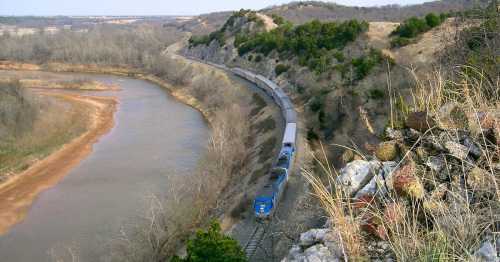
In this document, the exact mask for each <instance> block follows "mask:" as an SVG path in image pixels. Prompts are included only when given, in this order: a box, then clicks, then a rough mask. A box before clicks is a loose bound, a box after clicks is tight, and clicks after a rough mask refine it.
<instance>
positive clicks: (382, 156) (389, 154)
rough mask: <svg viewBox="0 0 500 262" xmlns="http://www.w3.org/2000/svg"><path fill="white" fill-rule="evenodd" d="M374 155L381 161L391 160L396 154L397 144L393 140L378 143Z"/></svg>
mask: <svg viewBox="0 0 500 262" xmlns="http://www.w3.org/2000/svg"><path fill="white" fill-rule="evenodd" d="M375 156H376V157H377V158H378V159H379V160H381V161H392V160H394V159H395V158H396V157H397V156H398V145H397V144H396V142H394V141H389V142H383V143H380V144H379V145H378V147H377V149H376V151H375Z"/></svg>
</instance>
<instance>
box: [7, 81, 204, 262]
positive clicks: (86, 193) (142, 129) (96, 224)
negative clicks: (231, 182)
mask: <svg viewBox="0 0 500 262" xmlns="http://www.w3.org/2000/svg"><path fill="white" fill-rule="evenodd" d="M85 77H86V78H90V79H92V80H97V81H102V82H105V83H109V84H117V85H118V86H119V87H120V88H121V89H122V90H121V91H106V92H92V95H102V96H108V95H111V96H116V97H117V98H118V100H119V103H120V104H119V106H118V110H117V112H116V114H115V126H114V127H113V129H112V130H111V131H110V132H109V133H108V134H106V135H104V136H103V137H101V139H100V140H99V142H97V143H96V144H94V146H93V151H92V153H91V154H90V155H89V156H88V157H87V158H85V159H84V160H83V161H82V162H81V163H80V164H79V165H78V166H77V167H76V168H74V169H73V170H71V171H70V173H69V174H68V175H67V176H66V177H64V178H63V179H62V180H61V181H60V182H59V183H58V184H57V185H56V186H54V187H52V188H50V189H48V190H46V191H44V192H42V193H41V194H40V195H39V196H38V197H37V199H36V200H35V201H34V203H33V205H32V207H31V208H30V210H29V212H28V213H27V215H26V218H25V219H24V220H23V221H22V222H20V223H18V224H17V225H15V226H13V227H12V228H11V229H10V230H9V231H8V232H7V233H6V234H5V235H3V236H0V261H2V262H24V261H26V262H31V261H51V257H50V255H49V253H50V250H55V251H58V252H59V251H60V250H65V249H66V247H70V248H71V249H72V250H74V251H75V253H76V254H77V255H78V256H79V258H80V260H79V261H101V260H104V258H105V255H106V254H107V253H109V252H108V251H109V250H107V248H108V246H109V243H110V241H111V239H113V238H114V237H115V236H117V235H118V233H119V230H120V227H122V226H125V227H126V226H127V224H130V223H131V222H133V221H134V220H135V219H136V218H137V217H139V216H141V215H142V214H143V212H144V210H145V209H146V207H147V204H148V200H147V198H148V196H150V195H151V194H154V195H157V196H160V197H165V194H166V192H168V187H169V186H174V185H169V184H168V178H169V176H177V175H186V174H188V173H189V172H190V171H191V170H193V169H194V168H195V167H196V165H197V163H198V161H199V159H200V158H201V156H202V154H203V153H204V152H205V150H206V144H207V140H208V136H209V134H208V133H209V130H208V126H207V124H206V122H205V120H204V119H203V117H202V115H201V114H200V113H199V112H198V111H196V110H194V109H192V108H191V107H189V106H187V105H184V104H182V103H180V102H178V101H176V100H175V98H173V97H172V96H170V95H169V94H168V93H167V91H165V90H164V89H162V88H161V87H159V86H156V85H154V84H152V83H149V82H147V81H143V80H137V79H131V78H125V77H116V76H103V75H85Z"/></svg>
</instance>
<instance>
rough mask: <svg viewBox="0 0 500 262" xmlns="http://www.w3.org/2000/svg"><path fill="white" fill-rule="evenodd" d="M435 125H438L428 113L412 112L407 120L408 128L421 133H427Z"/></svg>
mask: <svg viewBox="0 0 500 262" xmlns="http://www.w3.org/2000/svg"><path fill="white" fill-rule="evenodd" d="M435 125H436V123H435V122H434V120H433V119H432V118H431V117H430V116H429V114H427V112H412V113H410V114H409V115H408V117H407V118H406V126H407V127H409V128H412V129H415V130H418V131H420V132H425V131H427V130H429V129H430V128H432V127H434V126H435Z"/></svg>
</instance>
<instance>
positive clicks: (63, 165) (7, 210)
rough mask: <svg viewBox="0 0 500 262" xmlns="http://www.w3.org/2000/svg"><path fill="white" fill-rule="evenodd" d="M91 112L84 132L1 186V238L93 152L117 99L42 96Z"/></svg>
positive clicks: (107, 127)
mask: <svg viewBox="0 0 500 262" xmlns="http://www.w3.org/2000/svg"><path fill="white" fill-rule="evenodd" d="M43 94H44V95H51V96H57V97H60V98H63V99H66V100H68V101H71V102H74V103H84V104H86V105H88V106H90V107H92V108H93V114H92V115H90V120H91V121H90V123H91V125H90V127H89V129H88V131H87V132H85V133H84V134H82V135H81V136H79V137H78V138H76V139H74V140H73V141H71V142H70V143H68V144H66V145H64V146H63V147H62V148H61V149H59V150H58V151H56V152H54V153H52V154H51V155H50V156H48V157H47V158H45V159H43V160H41V161H40V162H38V163H36V164H34V165H33V166H31V167H30V168H29V169H27V170H26V171H24V172H23V173H21V174H18V175H16V176H15V177H13V178H11V179H10V180H8V181H6V182H5V183H3V184H1V185H0V234H4V233H5V232H6V231H7V230H8V229H9V228H10V227H11V226H13V225H14V224H16V223H18V222H20V221H21V220H22V219H23V218H24V217H25V215H26V213H27V211H28V210H29V207H30V206H31V204H32V203H33V201H34V200H35V198H36V197H37V196H38V194H40V193H41V192H42V191H44V190H46V189H48V188H50V187H52V186H54V185H56V184H57V183H58V182H59V181H60V180H61V179H62V178H63V177H64V176H65V175H67V174H68V173H69V171H70V170H71V169H72V168H73V167H75V166H76V165H77V164H78V163H79V162H80V161H81V160H82V159H83V158H85V157H86V156H88V155H89V154H90V153H91V151H92V145H93V144H94V143H96V142H97V141H98V140H99V138H100V137H101V136H102V135H104V134H106V133H107V132H108V131H109V130H111V128H112V127H113V125H114V120H113V115H114V112H115V111H116V106H117V103H118V102H117V99H116V98H112V97H111V98H102V97H91V96H81V95H75V94H54V93H50V94H49V93H43Z"/></svg>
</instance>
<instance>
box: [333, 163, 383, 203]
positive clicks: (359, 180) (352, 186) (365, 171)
mask: <svg viewBox="0 0 500 262" xmlns="http://www.w3.org/2000/svg"><path fill="white" fill-rule="evenodd" d="M380 166H381V164H380V162H379V161H365V160H355V161H352V162H350V163H348V164H347V165H346V166H345V167H344V168H342V169H341V170H340V176H339V177H338V179H337V182H338V183H339V184H341V185H342V186H343V189H344V190H346V192H347V193H348V194H350V195H355V194H356V193H357V192H358V191H359V190H360V189H361V188H363V187H364V186H365V185H366V184H368V182H370V180H371V179H372V178H373V176H374V175H375V174H377V173H378V171H379V169H380Z"/></svg>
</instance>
